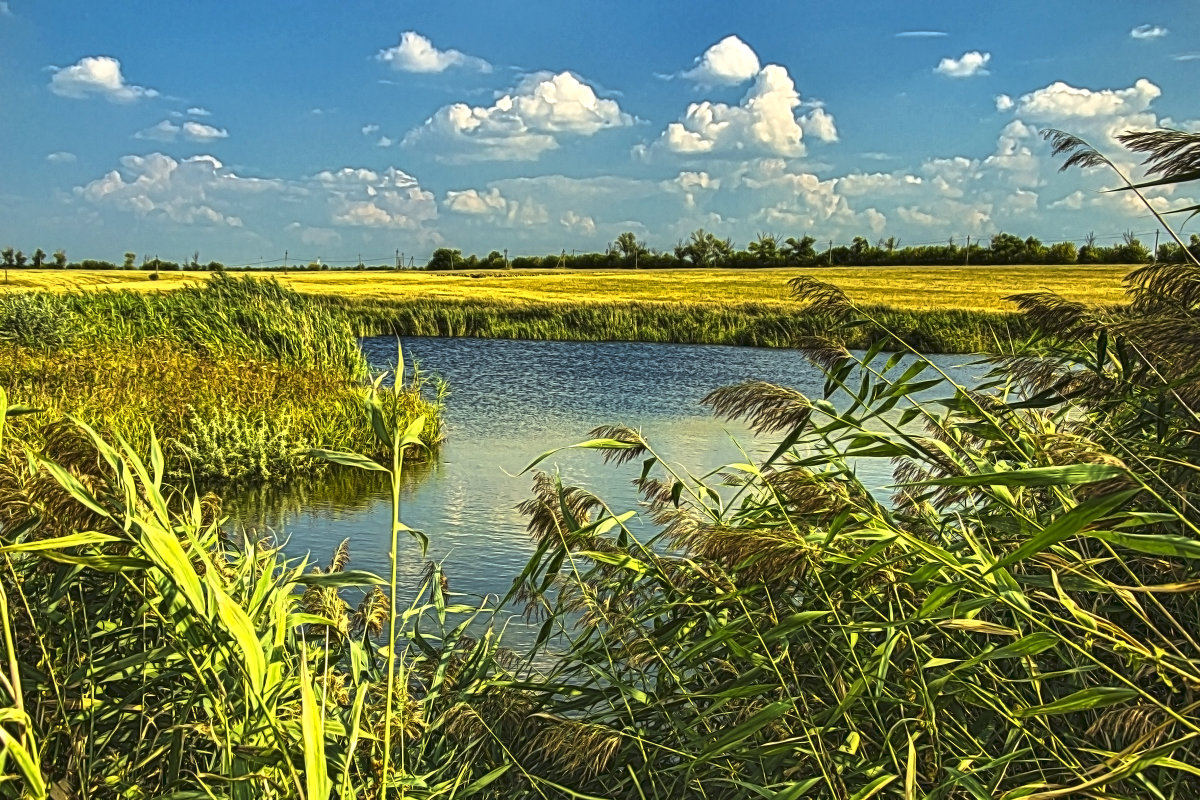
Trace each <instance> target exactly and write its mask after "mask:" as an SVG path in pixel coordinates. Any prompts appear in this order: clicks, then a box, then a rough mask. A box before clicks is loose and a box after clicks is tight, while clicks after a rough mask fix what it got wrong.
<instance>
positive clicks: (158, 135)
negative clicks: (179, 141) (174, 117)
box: [133, 119, 181, 142]
mask: <svg viewBox="0 0 1200 800" xmlns="http://www.w3.org/2000/svg"><path fill="white" fill-rule="evenodd" d="M180 130H181V128H180V127H179V126H178V125H176V124H175V123H174V122H171V121H170V120H169V119H164V120H163V121H162V122H160V123H158V124H157V125H153V126H151V127H149V128H146V129H145V130H141V131H138V132H137V133H135V134H134V135H133V138H135V139H149V140H151V141H155V142H173V141H175V139H176V137H178V136H179V131H180Z"/></svg>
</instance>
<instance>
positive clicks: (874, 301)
mask: <svg viewBox="0 0 1200 800" xmlns="http://www.w3.org/2000/svg"><path fill="white" fill-rule="evenodd" d="M1130 269H1132V267H1130V266H1128V265H1098V266H1097V265H1088V266H1081V265H1071V266H1004V267H997V266H989V267H969V268H968V267H846V268H834V269H820V270H812V269H808V270H802V269H757V270H740V269H677V270H654V271H650V270H646V271H633V270H596V271H590V270H589V271H542V270H539V271H529V272H512V271H495V270H493V271H457V272H424V271H398V272H393V271H384V270H368V271H357V270H341V271H324V272H309V271H290V272H262V273H259V272H258V271H255V274H262V275H264V276H270V277H275V278H278V279H279V281H280V282H282V283H283V284H284V285H286V286H289V287H291V288H293V289H296V290H297V291H300V292H305V293H309V294H322V295H337V296H342V297H346V298H363V299H372V300H392V299H405V300H412V299H441V298H457V299H466V300H490V301H508V302H513V303H538V302H566V303H588V302H614V301H615V302H621V301H665V302H684V303H715V304H721V305H727V304H728V305H740V304H745V303H772V302H780V301H784V300H786V299H787V290H786V283H787V281H788V279H790V278H793V277H795V276H796V275H800V274H807V275H813V276H814V277H818V278H820V279H821V280H824V281H828V282H830V283H833V284H836V285H837V286H839V287H840V288H841V289H842V290H843V291H845V292H846V293H847V294H849V295H850V297H851V298H852V299H853V300H855V301H857V302H860V303H864V304H869V305H888V306H892V307H894V308H900V309H914V310H916V309H930V310H937V309H966V310H980V311H1010V310H1013V307H1012V304H1010V303H1008V302H1006V301H1005V300H1004V298H1005V297H1006V296H1008V295H1011V294H1015V293H1017V292H1028V291H1038V290H1049V291H1053V292H1057V293H1059V294H1061V295H1063V296H1065V297H1067V298H1070V299H1072V300H1081V301H1086V302H1092V303H1099V304H1110V303H1118V302H1121V300H1122V286H1121V279H1122V278H1123V277H1124V275H1125V274H1126V273H1127V272H1128V271H1129V270H1130ZM209 274H210V273H207V272H163V273H161V274H160V278H159V280H157V281H152V280H150V277H149V273H146V272H134V271H124V270H108V271H87V270H69V271H59V270H37V271H35V270H22V271H19V272H18V271H16V270H13V271H12V272H10V274H9V280H8V281H7V282H6V283H4V284H0V289H2V290H5V291H28V290H38V289H46V290H50V291H73V290H84V291H86V290H94V289H132V290H138V291H163V290H169V289H174V288H178V287H180V286H185V285H193V286H194V285H198V284H200V283H202V282H203V281H205V280H207V278H208V275H209Z"/></svg>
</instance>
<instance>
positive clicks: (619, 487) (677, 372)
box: [231, 337, 983, 639]
mask: <svg viewBox="0 0 1200 800" xmlns="http://www.w3.org/2000/svg"><path fill="white" fill-rule="evenodd" d="M362 347H363V350H364V352H365V353H366V355H367V358H368V360H369V361H370V363H371V365H372V367H374V368H375V369H379V370H383V369H387V370H391V369H393V368H394V367H395V365H396V340H395V339H394V338H383V337H381V338H369V339H364V340H363V342H362ZM403 347H404V354H405V359H406V361H407V362H408V363H409V365H410V367H411V364H412V362H413V360H414V359H415V360H416V361H418V362H419V363H420V366H421V369H422V371H423V372H425V373H427V374H428V373H437V374H439V375H441V376H442V377H443V378H445V379H446V380H447V381H448V382H449V384H450V387H451V392H452V394H451V396H450V398H449V401H448V404H447V408H446V414H445V420H446V442H445V444H444V445H443V447H442V448H441V451H440V453H439V457H438V459H437V461H436V463H433V464H429V465H425V466H422V467H417V468H408V469H409V480H407V481H406V485H405V490H404V493H403V498H402V506H401V518H402V519H403V521H404V522H405V524H407V525H409V526H411V527H414V528H417V529H419V530H421V531H423V532H424V533H425V534H426V535H427V536H428V537H429V542H430V547H429V557H430V558H433V559H436V560H439V561H442V562H443V563H444V566H445V570H446V573H447V575H448V576H449V580H450V584H451V587H452V588H453V589H454V590H456V591H459V592H466V593H469V594H471V595H476V596H486V595H492V596H493V597H496V596H503V595H504V594H505V593H506V592H507V591H508V590H509V588H510V587H511V585H512V581H513V578H515V577H516V576H517V575H518V574H519V573H520V571H521V569H522V567H524V565H525V563H526V561H527V559H528V557H529V555H530V554H531V552H532V546H531V545H530V542H529V539H528V537H527V535H526V533H525V519H524V518H523V517H522V516H521V515H520V514H519V513H518V512H517V510H516V506H517V505H518V504H519V503H521V502H522V501H524V500H526V499H528V498H529V496H530V482H531V478H530V476H529V475H528V474H526V475H518V473H520V472H521V470H522V469H523V468H524V467H525V466H526V465H527V464H528V463H529V462H530V461H531V460H533V459H534V458H536V457H537V456H538V455H540V454H541V453H543V452H545V451H547V450H550V449H552V448H557V447H563V446H565V445H569V444H572V443H575V442H579V441H583V440H585V439H587V438H589V437H588V432H589V431H591V430H592V429H593V428H595V427H596V426H598V425H602V424H611V423H620V424H624V425H628V426H630V427H633V428H638V429H640V430H641V431H642V433H643V434H644V435H645V436H646V437H647V438H648V439H649V440H650V442H651V444H653V445H654V446H655V448H656V450H657V451H658V452H659V454H660V455H661V456H663V457H664V459H666V460H668V461H671V462H672V463H674V464H678V465H680V466H681V467H682V468H684V469H687V470H689V471H691V472H692V473H694V474H703V473H705V472H708V471H710V470H712V469H715V468H717V467H719V466H720V465H722V464H726V463H730V462H733V461H743V460H745V459H744V457H743V455H742V453H741V452H740V451H739V449H738V443H740V445H741V446H742V447H744V448H746V449H747V450H748V451H749V452H750V453H752V454H760V455H766V454H768V453H769V452H770V451H771V450H772V449H773V447H772V442H771V440H769V439H767V440H756V439H755V438H754V437H753V435H752V434H751V433H750V432H749V431H748V430H747V429H746V428H745V427H744V426H741V425H738V424H736V423H732V424H731V423H728V422H724V421H721V420H717V419H714V418H713V417H712V416H711V415H710V414H709V413H708V411H707V409H706V408H705V407H703V406H702V405H701V404H700V400H701V398H702V397H704V395H705V394H707V393H708V392H709V391H711V390H713V389H715V388H717V387H720V386H724V385H728V384H731V383H737V382H739V381H742V380H746V379H748V378H759V379H763V380H767V381H771V382H773V383H778V384H782V385H786V386H790V387H793V388H795V389H798V390H800V391H801V392H804V393H805V394H807V395H808V396H810V397H820V395H821V390H822V387H823V385H824V378H823V376H822V375H821V374H820V372H818V371H817V370H816V369H815V368H814V367H813V366H812V365H810V364H809V363H808V361H807V360H806V359H805V358H804V357H803V356H802V355H801V354H800V353H798V352H796V351H790V350H768V349H760V348H738V347H724V346H712V345H673V344H642V343H630V342H546V341H513V340H495V339H427V338H410V339H405V340H404V341H403ZM932 360H933V361H934V362H935V363H937V364H938V365H939V366H941V367H943V368H944V369H947V371H948V372H950V373H951V374H952V375H954V376H955V377H956V379H958V380H960V381H969V380H970V378H971V376H977V375H979V374H980V373H981V372H982V371H983V370H982V369H981V368H980V367H977V366H976V367H966V366H963V365H966V364H969V363H971V361H972V360H973V359H972V358H971V357H969V356H935V357H934V358H933V359H932ZM878 466H880V465H876V472H874V473H871V472H870V471H869V469H868V470H867V471H865V472H864V473H862V474H863V475H864V478H865V481H866V482H867V483H868V485H874V486H884V485H886V484H887V483H888V482H890V475H888V474H887V473H886V472H884V471H879V470H878ZM539 468H541V469H546V470H551V471H553V470H555V469H557V470H558V471H559V472H560V474H561V475H562V479H563V481H564V482H565V483H571V484H576V485H582V486H586V487H587V488H588V489H590V490H591V491H593V492H595V493H596V494H598V495H599V496H601V497H603V498H604V499H606V500H607V501H608V503H609V505H610V506H611V507H612V508H613V509H614V510H616V511H618V512H619V511H624V510H633V509H637V508H638V502H637V501H638V498H637V495H636V492H635V491H634V489H633V487H632V485H631V481H632V480H633V479H634V478H635V477H636V476H637V473H638V471H639V470H640V463H639V464H630V465H624V466H621V467H614V466H611V465H606V464H603V463H602V462H601V459H600V456H599V453H597V452H596V451H578V450H576V451H566V452H562V453H558V454H556V455H555V456H553V457H552V458H550V459H548V460H547V461H545V462H543V463H542V464H541V465H539ZM389 503H390V498H389V490H388V487H387V485H386V484H385V483H383V482H382V481H380V480H378V479H377V478H375V477H374V476H371V475H368V474H365V473H364V474H361V475H357V476H356V475H349V476H345V475H342V476H338V477H336V478H335V479H334V480H332V481H326V482H324V483H323V484H321V485H318V486H304V485H299V486H295V487H289V488H288V489H287V490H285V491H284V492H282V493H279V492H275V493H268V494H250V495H246V496H244V497H242V498H240V499H239V500H238V501H235V502H234V503H233V504H232V505H231V510H232V512H233V514H234V515H235V516H236V517H237V518H238V519H239V520H240V521H242V522H243V523H245V524H247V525H250V526H253V527H258V528H269V529H272V530H275V531H279V532H282V533H283V534H285V535H286V536H287V537H288V539H287V549H288V551H289V552H292V553H295V554H301V553H304V552H311V553H312V554H313V555H314V556H315V557H316V558H317V559H318V560H319V561H321V562H322V563H324V562H327V561H328V559H329V554H330V552H331V551H332V550H333V548H334V547H336V546H337V544H338V542H340V541H341V540H342V539H344V538H346V537H350V543H351V565H352V566H353V567H355V568H359V569H368V570H371V571H374V572H377V573H379V574H384V575H386V571H387V569H388V560H387V551H388V544H389V542H388V539H389V536H390V528H389V525H390V506H389ZM629 525H630V527H631V528H632V529H633V530H634V531H635V532H639V531H640V532H641V533H642V534H644V535H649V534H650V533H651V530H650V527H649V523H648V522H645V521H642V520H641V519H640V518H639V517H635V518H634V519H633V520H631V521H630V523H629ZM400 568H401V571H402V581H401V582H402V583H403V584H404V585H406V586H408V587H415V586H417V585H419V582H420V579H421V575H422V573H423V570H424V569H425V565H424V563H423V562H422V561H421V559H420V557H419V551H418V549H417V546H416V544H415V542H413V541H411V540H409V539H405V540H404V541H403V542H402V544H401V548H400ZM511 634H516V636H517V638H518V639H520V638H523V635H522V632H521V631H520V630H516V631H510V635H511Z"/></svg>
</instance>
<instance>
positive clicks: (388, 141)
mask: <svg viewBox="0 0 1200 800" xmlns="http://www.w3.org/2000/svg"><path fill="white" fill-rule="evenodd" d="M395 143H396V140H395V139H392V138H391V137H390V136H380V137H379V138H378V139H376V140H375V146H376V147H391V146H392V145H394V144H395Z"/></svg>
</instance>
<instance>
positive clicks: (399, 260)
mask: <svg viewBox="0 0 1200 800" xmlns="http://www.w3.org/2000/svg"><path fill="white" fill-rule="evenodd" d="M403 262H404V256H402V255H400V248H396V269H400V265H401V264H402V263H403Z"/></svg>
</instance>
